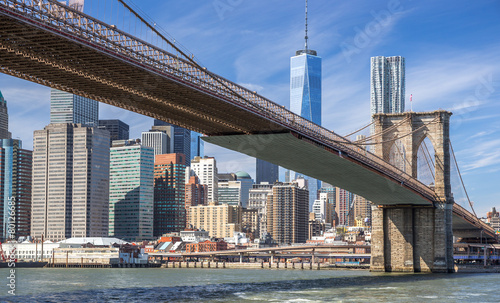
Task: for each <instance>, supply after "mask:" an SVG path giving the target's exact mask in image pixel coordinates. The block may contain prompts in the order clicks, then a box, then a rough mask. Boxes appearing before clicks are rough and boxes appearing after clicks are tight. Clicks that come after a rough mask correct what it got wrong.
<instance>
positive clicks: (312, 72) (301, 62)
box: [288, 6, 321, 211]
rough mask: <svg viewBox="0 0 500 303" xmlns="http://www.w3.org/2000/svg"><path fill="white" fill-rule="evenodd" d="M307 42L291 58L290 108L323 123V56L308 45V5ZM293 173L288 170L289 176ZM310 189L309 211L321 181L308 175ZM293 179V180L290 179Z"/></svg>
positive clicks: (315, 121) (296, 112)
mask: <svg viewBox="0 0 500 303" xmlns="http://www.w3.org/2000/svg"><path fill="white" fill-rule="evenodd" d="M305 39H306V43H305V48H304V49H303V50H298V51H297V52H296V53H295V56H294V57H292V58H291V59H290V110H291V111H292V112H294V113H295V114H297V115H300V116H301V117H303V118H305V119H308V120H310V121H312V122H314V123H316V124H318V125H321V57H319V56H318V54H317V52H316V51H315V50H311V49H308V46H307V40H308V36H307V6H306V36H305ZM291 175H293V173H291V172H288V176H289V179H290V176H291ZM307 179H308V190H309V211H311V210H312V205H313V203H314V201H315V200H316V198H317V194H318V189H319V188H320V187H321V181H319V180H316V179H313V178H310V177H307ZM290 181H291V180H290Z"/></svg>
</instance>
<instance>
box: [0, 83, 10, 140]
mask: <svg viewBox="0 0 500 303" xmlns="http://www.w3.org/2000/svg"><path fill="white" fill-rule="evenodd" d="M10 138H12V135H11V133H10V132H9V114H8V112H7V101H6V100H5V99H4V97H3V95H2V92H1V91H0V139H10Z"/></svg>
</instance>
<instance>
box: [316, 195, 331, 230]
mask: <svg viewBox="0 0 500 303" xmlns="http://www.w3.org/2000/svg"><path fill="white" fill-rule="evenodd" d="M313 213H314V219H315V220H317V221H321V222H324V223H326V224H329V227H331V226H332V223H333V204H331V203H328V193H321V194H319V199H318V200H316V201H314V205H313Z"/></svg>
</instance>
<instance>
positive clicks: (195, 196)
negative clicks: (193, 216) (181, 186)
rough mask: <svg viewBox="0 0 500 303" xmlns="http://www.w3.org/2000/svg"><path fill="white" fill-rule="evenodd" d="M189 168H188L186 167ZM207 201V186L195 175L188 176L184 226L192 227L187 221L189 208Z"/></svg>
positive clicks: (205, 203)
mask: <svg viewBox="0 0 500 303" xmlns="http://www.w3.org/2000/svg"><path fill="white" fill-rule="evenodd" d="M188 169H189V168H188ZM207 203H208V188H207V186H206V185H204V184H201V183H200V179H199V178H198V177H197V176H189V181H188V182H187V183H186V197H185V205H184V207H185V208H186V228H192V225H191V223H190V222H189V217H190V215H189V214H190V208H191V207H193V206H198V205H207Z"/></svg>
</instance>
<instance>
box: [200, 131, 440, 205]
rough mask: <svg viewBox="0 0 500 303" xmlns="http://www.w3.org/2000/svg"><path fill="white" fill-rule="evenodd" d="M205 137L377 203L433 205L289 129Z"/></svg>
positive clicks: (399, 185) (209, 140) (210, 140)
mask: <svg viewBox="0 0 500 303" xmlns="http://www.w3.org/2000/svg"><path fill="white" fill-rule="evenodd" d="M203 139H204V140H205V141H207V142H209V143H213V144H216V145H219V146H222V147H225V148H228V149H232V150H235V151H238V152H241V153H244V154H247V155H249V156H252V157H257V158H259V159H262V160H265V161H268V162H271V163H275V164H278V165H280V166H282V167H285V168H288V169H291V170H294V171H296V172H299V173H302V174H304V175H307V176H310V177H314V178H316V179H319V180H322V181H324V182H327V183H330V184H332V185H335V186H338V187H340V188H344V189H346V190H348V191H350V192H352V193H355V194H358V195H360V196H362V197H364V198H366V199H368V200H370V201H372V202H373V203H374V204H378V205H401V204H406V205H427V206H429V205H432V203H431V202H430V201H429V200H427V199H425V198H423V197H422V196H421V195H419V194H417V193H416V192H414V191H412V190H410V189H408V188H406V187H404V186H402V185H401V184H399V183H396V182H394V181H393V180H390V179H388V178H387V177H384V176H382V175H381V174H379V173H377V172H375V171H373V170H371V169H367V168H366V167H363V164H360V163H356V162H354V161H353V160H351V159H349V157H347V155H346V157H343V156H339V155H338V154H336V153H334V152H332V151H329V150H326V149H325V148H324V147H322V146H319V145H315V144H312V143H309V142H306V141H304V140H301V139H298V138H297V137H295V136H293V135H292V134H290V133H288V134H270V135H240V136H237V135H235V136H214V137H208V138H203ZM304 159H307V160H308V161H304Z"/></svg>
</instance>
